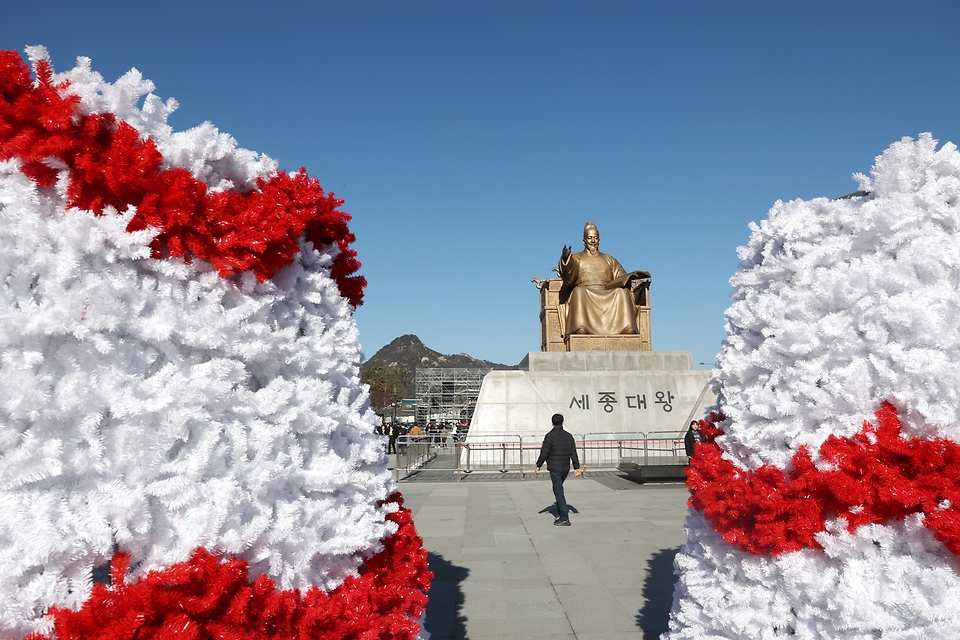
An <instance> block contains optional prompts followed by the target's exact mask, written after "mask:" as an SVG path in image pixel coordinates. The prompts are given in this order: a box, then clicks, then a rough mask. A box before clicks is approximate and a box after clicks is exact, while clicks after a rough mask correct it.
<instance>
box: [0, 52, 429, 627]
mask: <svg viewBox="0 0 960 640" xmlns="http://www.w3.org/2000/svg"><path fill="white" fill-rule="evenodd" d="M27 55H28V57H29V59H30V61H31V63H32V67H33V71H32V73H31V69H30V67H28V66H27V65H26V64H25V63H24V62H23V60H22V59H21V57H20V55H19V54H18V53H17V52H13V51H8V52H0V248H2V249H0V313H2V316H3V317H2V321H0V379H2V380H3V384H2V385H0V514H2V515H0V637H2V638H12V639H16V638H25V637H30V638H31V639H37V640H39V639H40V638H50V639H59V640H65V639H66V638H71V639H80V638H100V639H111V640H122V639H127V638H162V637H172V636H174V635H175V636H176V637H177V638H184V639H190V638H208V637H215V638H277V639H281V638H282V639H287V638H290V639H293V638H311V639H312V638H331V639H332V638H338V639H339V638H405V639H410V638H414V637H417V636H418V634H423V635H425V632H422V629H421V626H420V624H419V620H421V619H422V617H423V614H424V608H425V605H426V596H425V592H426V591H427V590H428V588H429V583H430V579H431V576H430V573H429V571H428V568H427V563H426V552H425V551H424V550H423V548H422V545H421V541H420V539H419V538H418V537H417V535H416V531H415V530H414V528H413V524H412V521H411V518H410V514H409V512H408V511H406V510H405V509H403V508H402V499H401V498H400V496H399V494H397V493H395V489H394V488H393V486H392V483H391V481H390V477H389V474H388V472H387V470H386V465H385V461H384V457H383V453H382V452H383V447H382V442H381V438H380V437H379V436H376V435H375V434H374V431H373V430H374V425H375V424H376V417H375V415H374V414H373V412H372V411H371V409H370V406H369V402H368V398H367V393H366V389H365V387H364V386H363V385H362V384H361V383H360V376H359V373H360V372H359V362H360V357H361V355H360V351H359V345H358V343H357V329H356V325H355V324H354V321H353V317H352V312H353V309H354V307H355V306H356V305H358V304H360V303H361V297H362V290H363V287H364V285H365V282H364V280H363V278H362V277H359V276H357V275H355V274H356V271H357V269H358V268H359V263H358V262H357V260H356V254H355V252H354V251H353V250H352V249H351V248H350V246H349V245H350V243H351V242H352V241H353V239H354V238H353V235H352V234H351V233H350V232H349V230H348V228H347V222H348V220H349V215H348V214H346V213H344V212H342V211H340V210H339V206H340V205H341V202H342V201H341V200H339V199H337V198H336V197H334V196H333V194H327V193H325V192H324V191H323V190H322V189H321V188H320V185H319V183H318V182H317V180H316V179H314V178H310V177H309V176H308V175H307V174H306V173H305V171H303V170H301V171H300V172H298V173H295V174H292V175H291V174H286V173H284V172H279V171H277V166H276V163H275V162H274V161H273V160H271V159H269V158H267V157H265V156H262V155H258V154H256V153H254V152H251V151H248V150H245V149H241V148H238V147H237V145H236V142H235V141H234V140H233V138H231V137H230V136H228V135H226V134H224V133H221V132H219V131H217V129H216V128H214V127H213V126H212V125H210V124H209V123H205V124H203V125H201V126H199V127H196V128H195V129H191V130H189V131H184V132H173V131H172V130H171V128H170V127H169V126H168V125H167V122H166V120H167V117H168V116H169V114H170V113H171V112H172V111H173V110H174V109H175V108H176V103H175V102H173V101H172V100H168V101H167V102H163V101H161V100H160V99H159V98H157V97H156V96H155V95H153V94H152V93H151V92H152V91H153V85H152V84H151V83H150V82H149V81H146V80H144V79H143V78H142V77H141V76H140V74H139V73H138V72H137V71H136V70H132V71H130V72H129V73H127V74H126V75H124V76H123V77H122V78H120V79H119V80H118V81H117V82H115V83H113V84H111V83H107V82H105V81H104V80H103V79H102V78H101V77H100V76H99V75H98V74H96V73H95V72H93V71H92V70H91V68H90V62H89V60H87V59H84V58H81V59H79V60H78V64H77V66H76V68H74V69H73V70H71V71H68V72H66V73H62V74H54V73H53V71H52V69H51V66H50V64H49V62H48V60H47V53H46V51H45V50H44V49H43V48H42V47H31V48H28V49H27ZM107 565H109V566H110V576H111V580H110V582H111V584H110V585H109V586H108V585H105V584H96V585H94V584H93V580H92V575H93V572H94V568H95V567H102V568H104V569H105V568H106V566H107Z"/></svg>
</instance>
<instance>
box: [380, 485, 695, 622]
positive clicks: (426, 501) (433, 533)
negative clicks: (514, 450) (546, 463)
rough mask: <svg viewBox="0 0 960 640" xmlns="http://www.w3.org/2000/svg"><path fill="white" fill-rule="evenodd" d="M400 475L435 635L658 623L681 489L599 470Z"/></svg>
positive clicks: (682, 509) (669, 585)
mask: <svg viewBox="0 0 960 640" xmlns="http://www.w3.org/2000/svg"><path fill="white" fill-rule="evenodd" d="M565 488H566V496H567V502H568V503H569V504H570V507H571V513H570V521H571V523H572V526H570V527H555V526H553V520H554V518H555V517H556V505H555V504H554V500H553V492H552V491H551V488H550V482H549V480H548V476H546V474H544V475H541V476H540V477H528V478H527V479H525V480H524V481H512V482H509V481H508V482H469V483H449V482H423V481H418V482H410V483H406V482H404V483H401V484H400V485H399V489H400V491H401V493H402V494H403V497H404V500H405V505H406V506H407V507H408V508H409V509H410V510H411V511H412V512H413V517H414V523H415V524H416V527H417V531H418V532H419V533H420V535H421V536H422V537H423V540H424V547H425V548H426V549H427V552H428V553H429V561H430V568H431V570H432V571H433V572H434V574H435V576H436V577H435V579H434V583H433V586H432V588H431V591H430V604H429V606H428V608H427V617H426V623H425V626H426V628H427V630H428V631H429V632H430V633H431V634H432V636H431V637H432V639H433V640H460V639H469V640H506V639H510V640H514V639H517V640H522V639H523V638H536V639H537V640H545V639H560V638H570V639H577V640H592V639H594V638H597V639H599V638H604V639H605V640H620V639H627V638H630V639H633V640H653V639H654V638H659V637H660V634H661V633H663V632H664V631H666V629H667V619H668V615H669V611H670V606H671V602H672V598H673V585H674V583H675V581H676V578H675V576H674V575H673V557H674V556H675V555H676V553H677V551H679V549H680V546H681V545H682V544H683V543H684V542H685V538H684V535H683V524H684V520H685V518H686V516H687V506H686V501H687V498H688V493H687V489H686V487H685V486H684V485H682V484H643V485H642V484H637V483H635V482H633V481H631V480H629V479H626V478H623V477H620V476H615V475H610V474H604V475H602V476H598V477H595V478H592V477H584V478H576V477H574V476H573V475H572V474H571V475H570V476H569V477H568V478H567V482H566V484H565Z"/></svg>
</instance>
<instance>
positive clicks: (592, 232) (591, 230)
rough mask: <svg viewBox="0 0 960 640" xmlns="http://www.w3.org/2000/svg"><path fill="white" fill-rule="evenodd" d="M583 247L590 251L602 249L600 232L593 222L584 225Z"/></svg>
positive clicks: (594, 251)
mask: <svg viewBox="0 0 960 640" xmlns="http://www.w3.org/2000/svg"><path fill="white" fill-rule="evenodd" d="M583 248H584V249H586V250H587V251H589V252H590V253H596V252H597V251H598V250H599V249H600V232H599V231H597V225H595V224H593V223H592V222H588V223H587V224H585V225H584V226H583Z"/></svg>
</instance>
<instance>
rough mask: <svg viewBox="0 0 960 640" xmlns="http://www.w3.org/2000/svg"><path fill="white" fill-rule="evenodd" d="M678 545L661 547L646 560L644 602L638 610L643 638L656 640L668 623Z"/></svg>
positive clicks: (644, 639) (639, 625) (638, 623)
mask: <svg viewBox="0 0 960 640" xmlns="http://www.w3.org/2000/svg"><path fill="white" fill-rule="evenodd" d="M679 552H680V547H674V548H672V549H661V550H660V551H657V552H656V553H655V554H653V555H652V556H651V557H650V559H649V560H647V579H646V580H644V581H643V592H642V595H643V599H644V605H643V608H642V609H640V612H639V613H637V626H638V627H640V629H641V630H642V631H643V640H658V639H659V638H660V634H662V633H663V632H665V631H666V630H667V629H668V627H669V626H670V625H669V622H670V609H671V607H672V606H673V590H674V586H675V585H676V583H677V577H676V576H675V575H674V573H673V559H674V557H676V555H677V553H679Z"/></svg>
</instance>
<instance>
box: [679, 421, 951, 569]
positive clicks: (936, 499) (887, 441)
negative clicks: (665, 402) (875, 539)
mask: <svg viewBox="0 0 960 640" xmlns="http://www.w3.org/2000/svg"><path fill="white" fill-rule="evenodd" d="M876 418H877V424H876V426H874V425H871V424H870V423H869V422H864V425H863V429H861V431H860V432H859V433H857V434H856V435H855V436H853V437H852V438H840V437H837V436H830V437H829V438H827V440H826V441H825V442H824V443H823V444H822V445H821V446H820V458H821V459H822V461H823V463H822V464H821V466H823V467H830V468H832V469H833V470H828V471H822V470H820V469H818V468H817V467H815V466H814V465H813V462H812V460H811V457H810V453H809V451H807V449H806V448H805V447H801V448H800V449H799V450H798V451H797V452H796V453H795V454H794V455H793V458H792V460H791V468H790V469H788V470H786V471H784V470H782V469H779V468H777V467H774V466H771V465H764V466H762V467H760V468H758V469H754V470H751V471H747V470H743V469H740V468H738V467H736V466H735V465H734V464H733V463H732V462H730V461H729V460H724V459H723V457H722V453H723V452H722V451H721V449H720V447H719V446H718V445H717V444H716V443H715V442H714V439H715V438H716V436H717V435H720V433H721V432H720V431H719V430H718V429H717V428H716V427H714V423H715V422H719V421H721V420H723V417H722V416H717V415H712V416H711V417H710V419H709V420H705V421H702V422H701V425H702V427H701V428H702V430H703V431H704V436H705V440H704V442H702V443H701V444H698V445H697V446H696V452H695V454H694V456H693V459H692V460H691V464H690V467H689V468H688V469H687V486H688V487H689V488H690V491H691V494H692V497H691V498H690V501H689V504H690V506H691V507H693V508H694V509H698V510H700V511H702V512H703V514H704V515H705V516H706V518H707V520H709V521H710V523H711V525H712V526H713V528H714V530H715V531H716V532H717V533H719V534H720V535H721V536H722V537H723V539H724V540H726V541H727V542H729V543H730V544H732V545H734V546H736V547H738V548H739V549H742V550H744V551H749V552H750V553H757V554H772V555H778V554H781V553H785V552H788V551H796V550H798V549H802V548H805V547H816V548H819V547H820V545H819V544H818V543H817V540H816V535H817V534H818V533H820V532H822V531H825V530H826V524H825V523H826V521H827V520H828V519H830V518H835V517H839V518H843V519H844V520H846V521H847V529H848V530H849V531H851V532H852V531H853V530H854V529H856V528H857V527H859V526H861V525H865V524H882V523H884V522H887V521H889V520H903V519H904V518H905V517H907V516H908V515H910V514H913V513H922V514H923V516H924V518H923V523H924V525H925V526H926V527H927V528H929V529H931V530H932V531H933V533H934V537H935V538H936V539H937V540H939V541H940V542H942V543H943V544H944V545H945V546H946V547H947V548H948V549H949V550H950V551H951V552H952V553H953V554H954V555H960V445H958V444H957V443H956V442H953V441H951V440H947V439H944V438H934V439H932V440H924V439H920V438H905V437H903V436H902V435H901V433H900V417H899V415H898V413H897V410H896V408H894V406H893V405H891V404H890V403H888V402H884V403H883V404H882V405H881V406H880V409H878V410H877V412H876Z"/></svg>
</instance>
